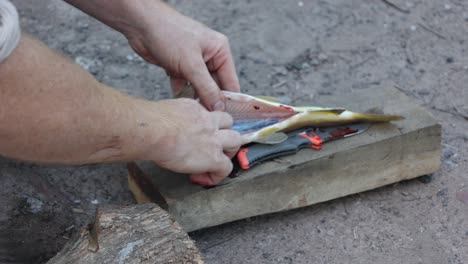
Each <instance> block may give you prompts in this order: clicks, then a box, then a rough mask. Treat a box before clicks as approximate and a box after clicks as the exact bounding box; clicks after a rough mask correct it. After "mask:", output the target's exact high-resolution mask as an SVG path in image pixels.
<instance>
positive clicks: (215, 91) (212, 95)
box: [185, 57, 225, 111]
mask: <svg viewBox="0 0 468 264" xmlns="http://www.w3.org/2000/svg"><path fill="white" fill-rule="evenodd" d="M189 67H190V68H189V70H188V71H187V72H188V74H185V78H186V79H187V80H188V81H190V83H191V84H192V85H193V87H194V89H195V90H196V92H197V95H198V97H199V98H200V101H201V103H202V104H203V105H204V106H205V107H206V108H208V109H209V110H211V111H213V110H216V111H224V109H225V105H224V102H223V100H222V95H221V90H220V89H219V87H218V85H217V84H216V82H215V81H214V80H213V78H212V77H211V75H210V73H209V71H208V68H207V67H206V64H205V62H204V61H203V59H202V58H201V57H197V58H196V59H194V62H193V64H192V65H190V66H189Z"/></svg>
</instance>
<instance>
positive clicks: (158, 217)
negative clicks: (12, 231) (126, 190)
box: [47, 203, 204, 264]
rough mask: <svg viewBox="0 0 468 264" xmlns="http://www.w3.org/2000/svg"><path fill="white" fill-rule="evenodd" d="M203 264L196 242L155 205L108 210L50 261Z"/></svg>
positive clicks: (148, 204) (94, 263)
mask: <svg viewBox="0 0 468 264" xmlns="http://www.w3.org/2000/svg"><path fill="white" fill-rule="evenodd" d="M47 263H48V264H56V263H60V264H63V263H74V264H75V263H89V264H106V263H109V264H110V263H112V264H113V263H122V264H123V263H126V264H140V263H187V264H188V263H193V264H202V263H204V262H203V260H202V257H201V255H200V252H199V251H198V249H197V247H196V246H195V244H194V242H193V241H192V240H191V239H190V238H189V236H188V235H187V233H186V232H184V230H183V229H182V227H180V225H179V224H177V222H175V221H174V219H173V218H172V217H171V216H169V215H168V214H167V212H165V211H164V210H162V209H161V208H159V207H158V206H157V205H155V204H153V203H147V204H144V205H133V206H127V207H119V208H107V209H103V210H102V211H99V212H98V213H97V214H96V220H95V221H94V222H93V223H91V224H90V225H89V227H88V228H86V229H85V230H83V231H82V232H81V233H79V234H77V236H76V237H74V238H73V239H72V240H70V242H68V243H67V244H66V245H65V247H64V248H63V249H62V250H61V251H60V252H59V253H58V254H57V255H56V256H55V257H53V258H52V259H51V260H49V262H47Z"/></svg>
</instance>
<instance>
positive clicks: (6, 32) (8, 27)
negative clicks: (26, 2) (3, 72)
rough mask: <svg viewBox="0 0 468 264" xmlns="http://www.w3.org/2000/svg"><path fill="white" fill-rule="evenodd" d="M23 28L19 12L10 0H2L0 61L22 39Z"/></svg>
mask: <svg viewBox="0 0 468 264" xmlns="http://www.w3.org/2000/svg"><path fill="white" fill-rule="evenodd" d="M20 36H21V30H20V26H19V18H18V12H17V11H16V8H15V6H14V5H13V4H12V3H11V2H10V1H8V0H0V63H2V62H3V61H4V60H5V59H6V58H7V57H8V56H10V54H11V53H12V52H13V50H14V49H15V48H16V47H17V46H18V43H19V41H20Z"/></svg>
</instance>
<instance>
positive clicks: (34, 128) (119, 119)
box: [0, 35, 157, 164]
mask: <svg viewBox="0 0 468 264" xmlns="http://www.w3.org/2000/svg"><path fill="white" fill-rule="evenodd" d="M0 95H1V96H0V135H1V137H0V153H1V154H2V155H6V156H10V157H14V158H19V159H25V160H31V161H39V162H53V163H69V164H83V163H94V162H103V161H116V160H131V159H136V158H137V149H138V148H140V147H141V146H142V144H144V142H145V140H147V138H146V137H147V136H148V135H146V134H145V130H146V129H147V128H145V127H144V126H143V125H142V123H144V122H145V120H144V117H145V115H144V114H142V113H141V109H140V108H139V107H135V104H136V103H137V102H138V100H136V99H132V98H130V97H128V96H125V95H123V94H121V93H119V92H117V91H115V90H114V89H111V88H109V87H106V86H105V85H103V84H100V83H98V82H97V81H96V80H95V79H94V78H93V77H92V76H91V75H89V74H88V73H87V72H85V71H84V70H82V69H81V68H80V67H79V66H78V65H76V64H74V63H71V62H70V61H69V60H67V59H65V58H63V57H61V56H59V55H57V54H55V53H54V52H52V51H51V50H49V49H48V48H46V47H45V46H44V45H43V44H41V43H40V42H38V41H35V40H33V39H32V38H30V37H27V36H24V35H23V37H22V39H21V42H20V45H19V46H18V47H17V49H16V50H15V51H14V52H13V54H12V55H11V56H10V57H9V58H8V59H7V60H6V61H5V62H3V63H2V64H0ZM153 136H154V135H153ZM156 140H157V139H156Z"/></svg>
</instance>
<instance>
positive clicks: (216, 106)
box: [213, 101, 226, 111]
mask: <svg viewBox="0 0 468 264" xmlns="http://www.w3.org/2000/svg"><path fill="white" fill-rule="evenodd" d="M225 108H226V106H225V105H224V102H223V101H218V102H216V104H214V106H213V110H215V111H224V109H225Z"/></svg>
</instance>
